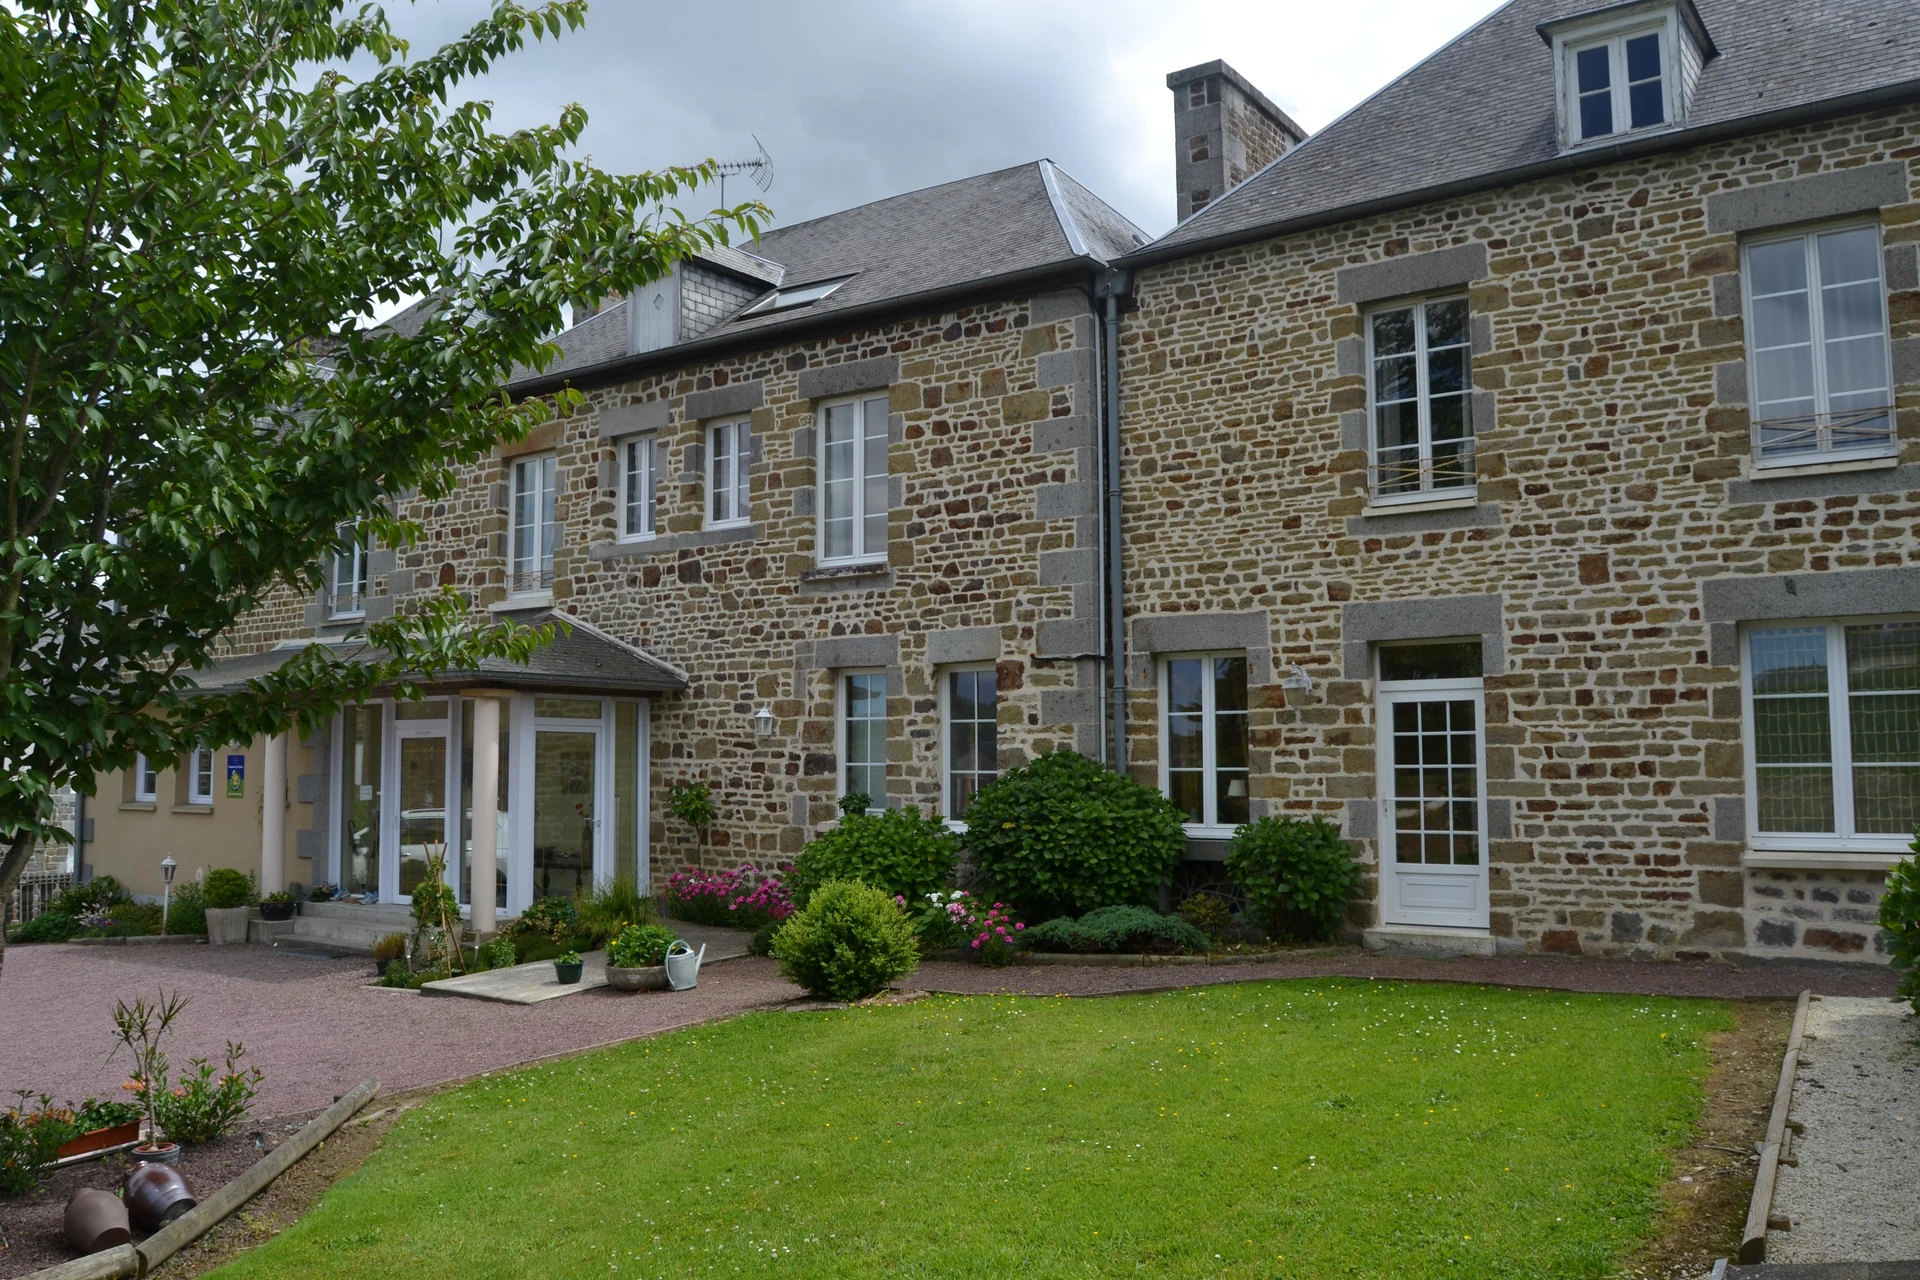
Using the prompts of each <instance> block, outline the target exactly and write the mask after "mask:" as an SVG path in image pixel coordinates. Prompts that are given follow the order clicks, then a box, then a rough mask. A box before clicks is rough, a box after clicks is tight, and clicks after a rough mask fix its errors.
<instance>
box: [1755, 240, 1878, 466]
mask: <svg viewBox="0 0 1920 1280" xmlns="http://www.w3.org/2000/svg"><path fill="white" fill-rule="evenodd" d="M1868 228H1871V229H1872V231H1873V233H1874V254H1873V265H1874V270H1875V272H1877V273H1878V279H1879V283H1880V367H1881V368H1882V369H1883V370H1884V371H1885V372H1886V375H1887V405H1888V408H1887V421H1888V424H1889V429H1888V431H1887V438H1886V440H1885V441H1884V442H1873V443H1868V444H1864V445H1857V446H1851V447H1840V448H1834V447H1832V440H1831V435H1830V433H1831V430H1832V428H1831V425H1830V424H1829V425H1827V426H1825V427H1821V428H1817V429H1818V430H1819V431H1820V433H1821V440H1822V444H1821V445H1818V446H1816V447H1815V448H1813V449H1810V450H1800V451H1795V452H1787V453H1781V454H1778V455H1776V456H1774V457H1771V458H1763V457H1762V456H1761V453H1760V434H1761V430H1762V428H1764V427H1765V426H1766V425H1767V424H1768V423H1770V422H1771V423H1781V422H1791V421H1794V419H1791V418H1770V419H1762V418H1759V417H1758V416H1757V415H1758V413H1759V411H1760V360H1759V353H1758V352H1757V351H1756V350H1755V348H1754V339H1755V337H1756V336H1757V334H1756V332H1755V329H1754V324H1753V304H1754V301H1755V298H1754V290H1753V268H1752V258H1753V250H1754V249H1755V248H1756V247H1760V246H1765V245H1770V244H1785V243H1789V242H1793V241H1799V242H1800V243H1801V244H1802V245H1803V246H1804V248H1805V252H1806V258H1807V322H1808V329H1807V336H1808V338H1809V340H1810V341H1811V343H1812V346H1813V353H1814V360H1813V406H1814V415H1815V418H1816V420H1817V421H1819V422H1823V423H1824V422H1828V420H1829V418H1830V415H1831V414H1832V408H1831V401H1830V400H1829V392H1828V388H1827V349H1826V316H1825V310H1826V309H1825V308H1824V307H1823V306H1821V304H1820V292H1821V290H1822V289H1823V288H1824V287H1825V286H1824V284H1823V282H1822V280H1821V278H1820V252H1819V247H1818V246H1819V240H1820V237H1821V236H1824V235H1832V234H1834V233H1836V232H1843V231H1861V230H1866V229H1868ZM1740 306H1741V322H1742V327H1743V328H1744V330H1745V331H1746V341H1745V348H1746V357H1747V403H1748V404H1749V405H1750V406H1752V408H1753V412H1754V414H1755V415H1756V417H1755V418H1754V422H1753V427H1752V431H1753V465H1754V468H1755V469H1756V470H1765V469H1771V468H1773V467H1804V466H1809V465H1819V464H1820V463H1824V462H1846V461H1851V460H1853V459H1856V458H1883V457H1888V456H1891V455H1894V454H1897V453H1899V451H1900V440H1899V431H1898V429H1897V427H1896V426H1895V425H1894V423H1895V421H1896V411H1895V409H1894V408H1893V407H1892V406H1893V402H1894V398H1895V395H1896V392H1897V391H1898V388H1897V387H1896V386H1895V385H1894V378H1893V332H1892V331H1893V313H1892V308H1891V305H1890V299H1889V298H1888V296H1887V261H1886V237H1885V233H1884V231H1883V229H1882V227H1881V225H1880V220H1879V219H1878V218H1847V219H1842V220H1840V221H1836V222H1823V223H1820V224H1818V225H1816V226H1803V227H1798V228H1795V229H1794V230H1791V231H1783V232H1777V233H1766V234H1761V235H1755V236H1752V237H1749V238H1747V239H1744V240H1742V241H1741V243H1740Z"/></svg>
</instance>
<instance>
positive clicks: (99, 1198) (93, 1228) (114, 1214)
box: [66, 1187, 133, 1253]
mask: <svg viewBox="0 0 1920 1280" xmlns="http://www.w3.org/2000/svg"><path fill="white" fill-rule="evenodd" d="M66 1229H67V1243H68V1244H70V1245H72V1246H73V1247H74V1250H75V1251H76V1252H79V1253H98V1252H100V1251H101V1250H102V1249H111V1248H113V1247H114V1246H116V1245H123V1244H132V1243H133V1232H132V1231H131V1230H130V1229H129V1228H128V1226H127V1206H126V1205H125V1204H124V1203H123V1202H122V1201H121V1199H120V1197H119V1196H116V1195H114V1194H113V1193H112V1192H110V1191H102V1190H100V1189H99V1188H97V1187H81V1188H80V1189H78V1190H77V1191H75V1192H74V1193H73V1194H72V1195H70V1196H68V1197H67V1216H66Z"/></svg>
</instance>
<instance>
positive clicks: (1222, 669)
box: [1160, 653, 1248, 828]
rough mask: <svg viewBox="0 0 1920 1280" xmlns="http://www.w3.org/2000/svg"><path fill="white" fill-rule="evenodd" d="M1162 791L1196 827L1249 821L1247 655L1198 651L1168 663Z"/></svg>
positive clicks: (1164, 685)
mask: <svg viewBox="0 0 1920 1280" xmlns="http://www.w3.org/2000/svg"><path fill="white" fill-rule="evenodd" d="M1160 687H1161V689H1162V691H1163V692H1162V698H1163V702H1162V707H1163V709H1164V710H1163V728H1164V732H1163V734H1162V738H1161V741H1162V742H1163V743H1164V746H1163V747H1162V748H1161V773H1162V777H1163V784H1162V786H1163V789H1164V790H1165V792H1166V794H1167V798H1168V799H1170V800H1172V801H1173V804H1174V807H1175V808H1177V809H1179V810H1180V812H1181V813H1183V814H1185V815H1186V819H1187V823H1188V825H1189V826H1197V827H1221V828H1227V827H1237V826H1240V825H1241V824H1242V823H1244V822H1246V821H1247V813H1248V805H1247V781H1248V777H1247V774H1248V758H1247V655H1246V654H1244V653H1195V654H1181V655H1178V656H1175V657H1170V658H1167V659H1166V660H1165V661H1164V662H1163V663H1162V665H1161V681H1160Z"/></svg>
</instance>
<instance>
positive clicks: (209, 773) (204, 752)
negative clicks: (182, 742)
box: [187, 747, 213, 804]
mask: <svg viewBox="0 0 1920 1280" xmlns="http://www.w3.org/2000/svg"><path fill="white" fill-rule="evenodd" d="M187 803H188V804H212V803H213V752H212V751H211V750H210V749H208V748H206V747H195V748H194V749H193V750H192V751H190V752H188V753H187Z"/></svg>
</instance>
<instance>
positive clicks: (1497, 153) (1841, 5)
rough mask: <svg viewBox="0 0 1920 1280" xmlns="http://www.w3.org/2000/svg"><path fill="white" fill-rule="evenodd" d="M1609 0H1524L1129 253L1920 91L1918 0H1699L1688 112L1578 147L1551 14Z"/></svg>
mask: <svg viewBox="0 0 1920 1280" xmlns="http://www.w3.org/2000/svg"><path fill="white" fill-rule="evenodd" d="M1609 7H1612V6H1611V5H1610V4H1609V3H1608V0H1512V3H1510V4H1508V5H1506V6H1504V7H1503V8H1501V9H1498V10H1496V11H1495V12H1494V13H1492V14H1490V15H1488V16H1487V17H1486V18H1485V19H1483V20H1482V21H1481V22H1480V23H1479V24H1478V25H1476V26H1474V27H1473V28H1472V29H1470V30H1469V31H1467V32H1466V33H1465V34H1464V35H1461V36H1460V37H1459V38H1458V39H1456V40H1454V41H1453V42H1452V43H1451V44H1448V45H1447V46H1445V47H1444V48H1442V49H1440V50H1439V51H1438V52H1437V53H1435V54H1433V55H1432V56H1431V57H1429V58H1427V59H1426V60H1425V61H1424V62H1422V63H1420V64H1419V65H1418V66H1416V67H1414V68H1413V69H1412V70H1411V71H1409V72H1407V73H1406V74H1405V75H1403V76H1401V77H1400V78H1399V79H1398V80H1395V81H1394V82H1393V83H1392V84H1390V85H1388V86H1387V87H1386V88H1384V89H1382V90H1381V91H1380V92H1378V93H1376V94H1374V95H1373V96H1372V97H1371V98H1368V99H1367V100H1366V101H1365V102H1363V103H1361V104H1360V105H1359V106H1357V107H1355V108H1354V109H1353V110H1352V111H1349V112H1348V113H1347V114H1346V115H1344V116H1342V117H1340V118H1339V119H1338V120H1336V121H1334V122H1333V123H1332V124H1330V125H1328V126H1327V127H1326V128H1325V129H1322V130H1321V131H1320V132H1319V133H1317V134H1315V135H1313V136H1312V137H1310V138H1308V139H1307V141H1306V142H1304V143H1302V144H1301V145H1300V146H1298V147H1295V148H1294V149H1293V150H1292V151H1289V152H1288V153H1287V154H1285V155H1284V156H1282V157H1280V158H1279V159H1278V160H1276V161H1274V162H1273V163H1272V164H1270V165H1268V166H1267V167H1266V168H1264V169H1262V170H1261V171H1260V172H1259V173H1257V174H1255V175H1254V176H1253V177H1251V178H1249V179H1247V181H1245V182H1243V183H1241V184H1240V185H1239V186H1237V187H1235V188H1234V189H1233V190H1232V191H1230V192H1228V193H1227V194H1226V195H1225V196H1224V197H1222V198H1221V199H1219V200H1216V201H1214V202H1213V203H1212V204H1210V205H1208V206H1207V207H1206V208H1205V209H1203V210H1201V211H1200V212H1199V213H1196V214H1194V215H1193V216H1192V217H1190V218H1188V219H1187V220H1186V221H1185V222H1182V223H1181V224H1180V225H1179V226H1177V227H1175V228H1174V229H1173V230H1172V231H1170V232H1168V233H1167V234H1166V235H1165V236H1163V237H1161V238H1160V239H1159V240H1157V241H1155V242H1154V243H1153V244H1152V245H1150V246H1148V247H1147V248H1146V249H1145V250H1143V251H1142V252H1140V253H1137V254H1134V255H1131V257H1130V258H1128V259H1125V260H1123V261H1122V262H1121V263H1120V264H1119V265H1121V266H1128V265H1145V264H1147V263H1150V262H1158V261H1165V260H1167V259H1170V258H1174V257H1179V256H1183V255H1185V254H1189V253H1198V252H1204V251H1206V250H1208V249H1211V248H1219V247H1224V246H1226V245H1230V244H1236V243H1243V242H1245V241H1248V240H1253V239H1260V238H1264V237H1266V236H1269V235H1275V234H1279V233H1281V232H1283V231H1286V230H1289V229H1292V228H1295V227H1306V226H1313V225H1321V224H1324V223H1328V222H1334V221H1339V220H1342V219H1344V218H1348V217H1356V216H1361V215H1363V214H1365V213H1368V212H1371V211H1373V210H1375V209H1383V208H1392V207H1396V206H1400V205H1405V204H1412V203H1418V202H1422V201H1425V200H1429V199H1437V198H1442V197H1444V196H1446V195H1448V194H1452V193H1454V192H1460V191H1469V190H1475V189H1484V188H1487V187H1492V186H1498V185H1505V184H1507V183H1510V182H1520V181H1525V180H1528V179H1530V178H1533V177H1537V176H1544V175H1545V174H1547V173H1551V172H1558V171H1565V170H1572V169H1578V168H1591V167H1594V166H1595V165H1598V164H1602V163H1606V162H1608V161H1609V160H1611V159H1613V158H1616V157H1623V156H1627V155H1635V154H1645V153H1648V152H1652V151H1659V150H1671V149H1676V148H1681V147H1687V146H1692V145H1696V144H1698V143H1700V142H1702V141H1706V140H1709V139H1711V138H1715V137H1721V136H1727V135H1729V134H1735V133H1741V132H1752V131H1757V130H1759V129H1763V128H1775V127H1780V126H1781V125H1783V124H1786V123H1788V122H1790V121H1791V120H1793V119H1796V118H1801V117H1805V116H1810V115H1813V114H1828V113H1831V114H1838V113H1840V112H1844V111H1851V110H1862V109H1865V108H1866V107H1868V106H1870V105H1872V104H1873V103H1875V102H1878V101H1889V102H1891V101H1901V100H1907V99H1911V98H1913V97H1916V96H1920V22H1916V21H1914V18H1915V5H1914V3H1913V0H1695V7H1696V8H1697V10H1698V12H1699V14H1700V17H1701V19H1702V20H1703V21H1704V23H1705V25H1706V28H1707V31H1708V33H1709V34H1710V35H1711V37H1712V39H1713V42H1714V44H1715V45H1716V46H1717V47H1718V49H1719V56H1718V57H1716V58H1713V59H1711V60H1710V61H1708V62H1707V64H1706V66H1705V67H1704V68H1702V70H1701V72H1700V78H1699V81H1698V84H1697V86H1696V88H1695V90H1694V96H1693V102H1692V107H1691V110H1690V112H1689V115H1688V122H1687V127H1686V128H1684V129H1677V130H1673V131H1671V132H1668V133H1664V134H1658V135H1652V136H1648V137H1643V138H1638V139H1633V140H1630V141H1627V142H1623V143H1621V144H1618V145H1616V146H1613V147H1603V148H1595V149H1591V150H1585V151H1582V152H1580V153H1578V154H1577V155H1575V156H1562V155H1560V154H1559V152H1558V148H1557V135H1556V120H1555V107H1554V74H1553V51H1552V48H1551V47H1550V46H1549V45H1548V44H1547V42H1546V41H1544V40H1543V39H1542V38H1541V35H1540V33H1539V32H1538V31H1537V30H1536V28H1537V27H1538V26H1539V25H1540V24H1541V23H1544V22H1551V21H1553V20H1555V19H1559V18H1566V17H1571V16H1574V15H1576V14H1581V13H1588V12H1593V11H1596V10H1600V9H1605V8H1609Z"/></svg>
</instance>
